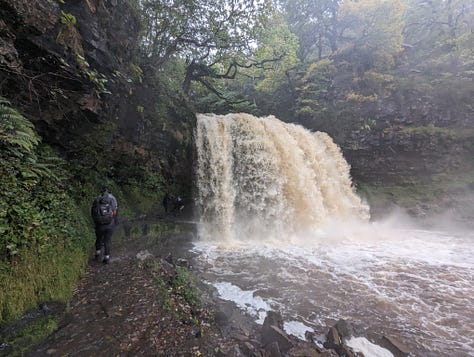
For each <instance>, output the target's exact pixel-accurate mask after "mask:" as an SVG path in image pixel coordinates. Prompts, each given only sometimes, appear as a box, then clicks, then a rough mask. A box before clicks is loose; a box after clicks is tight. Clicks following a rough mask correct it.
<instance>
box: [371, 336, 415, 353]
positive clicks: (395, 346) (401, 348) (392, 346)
mask: <svg viewBox="0 0 474 357" xmlns="http://www.w3.org/2000/svg"><path fill="white" fill-rule="evenodd" d="M377 344H378V345H379V346H381V347H383V348H386V349H387V350H389V351H390V352H392V353H393V355H394V356H395V357H407V356H408V355H409V354H410V351H409V350H408V348H407V347H406V346H405V345H404V344H403V343H401V342H400V341H398V340H396V339H395V338H393V337H388V336H382V338H381V339H380V341H379V342H378V343H377Z"/></svg>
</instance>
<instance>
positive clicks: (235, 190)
mask: <svg viewBox="0 0 474 357" xmlns="http://www.w3.org/2000/svg"><path fill="white" fill-rule="evenodd" d="M195 141H196V150H197V164H196V180H197V206H198V211H199V214H200V220H201V224H200V236H201V237H202V238H203V239H218V240H223V239H231V238H234V239H255V237H274V238H277V239H278V238H281V237H288V236H289V235H292V234H298V233H301V232H307V231H311V230H314V229H318V228H319V227H321V226H322V225H324V224H325V223H327V222H328V221H341V222H342V221H344V222H347V221H349V220H368V218H369V208H368V206H367V205H365V204H364V203H363V202H362V201H361V199H360V198H359V197H358V196H357V194H356V193H355V192H354V189H353V187H352V182H351V179H350V174H349V165H348V164H347V162H346V161H345V159H344V157H343V156H342V153H341V150H340V149H339V147H338V146H337V145H336V144H335V143H334V142H333V141H332V139H331V138H330V137H329V136H328V135H327V134H326V133H322V132H314V133H313V132H310V131H308V130H306V129H305V128H303V127H301V126H299V125H295V124H286V123H283V122H281V121H280V120H278V119H277V118H275V117H274V116H267V117H263V118H257V117H254V116H252V115H249V114H242V113H240V114H228V115H215V114H198V115H197V127H196V133H195Z"/></svg>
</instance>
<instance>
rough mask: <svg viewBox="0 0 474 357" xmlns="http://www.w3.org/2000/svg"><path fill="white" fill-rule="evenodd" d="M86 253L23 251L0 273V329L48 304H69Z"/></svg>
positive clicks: (69, 249)
mask: <svg viewBox="0 0 474 357" xmlns="http://www.w3.org/2000/svg"><path fill="white" fill-rule="evenodd" d="M87 256H88V255H87V252H86V251H84V249H83V248H81V247H77V246H74V245H67V246H61V245H55V246H53V247H51V248H49V249H48V250H47V251H45V252H42V253H40V254H38V251H37V250H34V249H28V250H23V251H22V252H21V255H20V256H19V257H17V258H16V259H15V260H14V262H13V263H12V264H10V265H7V264H5V263H3V265H2V270H1V271H0V281H2V289H1V290H0V321H1V323H0V326H2V325H5V324H6V323H8V322H10V321H12V320H13V319H15V318H18V317H19V316H20V315H21V314H22V313H23V312H24V311H25V310H27V309H29V308H33V307H36V306H38V304H39V303H41V302H45V301H62V302H65V303H66V302H67V301H68V300H69V299H70V298H71V296H72V291H73V289H74V286H75V283H76V281H77V279H78V278H79V277H80V275H81V274H82V272H83V271H84V267H85V263H86V259H87Z"/></svg>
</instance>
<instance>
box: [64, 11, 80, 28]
mask: <svg viewBox="0 0 474 357" xmlns="http://www.w3.org/2000/svg"><path fill="white" fill-rule="evenodd" d="M61 23H62V24H63V25H72V26H74V25H75V24H76V23H77V19H76V17H75V16H74V15H73V14H71V13H70V12H67V13H66V12H64V11H63V10H61Z"/></svg>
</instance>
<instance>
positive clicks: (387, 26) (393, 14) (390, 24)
mask: <svg viewBox="0 0 474 357" xmlns="http://www.w3.org/2000/svg"><path fill="white" fill-rule="evenodd" d="M405 9H406V6H405V5H404V4H403V3H402V1H400V0H359V1H353V0H352V1H345V2H344V3H343V4H342V5H341V9H340V15H341V16H340V25H341V42H342V43H343V47H342V48H341V54H342V55H343V56H345V57H347V55H348V57H349V58H348V59H349V60H350V62H351V63H352V64H353V67H354V68H355V69H356V71H357V72H359V73H363V72H364V71H365V70H368V69H371V68H376V69H388V68H391V67H392V66H393V64H394V56H395V55H397V54H398V53H400V52H401V50H402V48H403V47H402V44H403V33H402V31H403V28H404V22H403V18H404V14H405Z"/></svg>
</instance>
